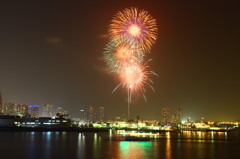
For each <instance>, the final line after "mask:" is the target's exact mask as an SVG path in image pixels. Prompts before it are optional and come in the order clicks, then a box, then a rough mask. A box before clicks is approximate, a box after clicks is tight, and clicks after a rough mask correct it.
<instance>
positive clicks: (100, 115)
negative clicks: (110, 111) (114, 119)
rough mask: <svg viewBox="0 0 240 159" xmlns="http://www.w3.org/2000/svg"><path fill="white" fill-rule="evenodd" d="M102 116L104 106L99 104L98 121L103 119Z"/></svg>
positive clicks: (103, 114)
mask: <svg viewBox="0 0 240 159" xmlns="http://www.w3.org/2000/svg"><path fill="white" fill-rule="evenodd" d="M104 116H105V113H104V106H100V107H99V119H100V121H103V120H104Z"/></svg>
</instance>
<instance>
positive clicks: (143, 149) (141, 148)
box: [119, 141, 152, 159]
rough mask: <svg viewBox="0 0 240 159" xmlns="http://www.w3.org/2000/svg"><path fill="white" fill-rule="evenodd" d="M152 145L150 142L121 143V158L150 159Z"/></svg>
mask: <svg viewBox="0 0 240 159" xmlns="http://www.w3.org/2000/svg"><path fill="white" fill-rule="evenodd" d="M151 147H152V143H151V142H150V141H148V142H146V141H142V142H131V141H121V142H119V148H120V154H119V157H120V158H141V159H144V158H150V153H149V151H150V150H151Z"/></svg>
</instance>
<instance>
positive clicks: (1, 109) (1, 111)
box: [0, 92, 3, 114]
mask: <svg viewBox="0 0 240 159" xmlns="http://www.w3.org/2000/svg"><path fill="white" fill-rule="evenodd" d="M2 113H3V102H2V93H1V92H0V114H2Z"/></svg>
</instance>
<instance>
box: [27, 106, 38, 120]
mask: <svg viewBox="0 0 240 159" xmlns="http://www.w3.org/2000/svg"><path fill="white" fill-rule="evenodd" d="M39 107H40V106H38V105H29V106H28V113H29V114H30V115H31V117H32V118H38V117H39Z"/></svg>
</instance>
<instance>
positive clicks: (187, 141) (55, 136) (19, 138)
mask: <svg viewBox="0 0 240 159" xmlns="http://www.w3.org/2000/svg"><path fill="white" fill-rule="evenodd" d="M119 136H120V135H119V134H118V133H117V132H110V133H107V132H106V133H78V132H0V155H1V159H2V158H3V159H8V158H9V159H10V158H11V159H13V158H16V159H38V158H39V159H55V158H56V159H62V158H68V159H77V158H78V159H91V158H96V159H101V158H103V159H104V158H111V159H115V158H116V159H118V158H121V159H128V158H131V159H144V158H146V159H147V158H148V159H155V158H156V159H161V158H162V159H165V158H167V159H174V158H179V159H180V158H189V159H196V158H201V159H205V158H206V159H208V158H216V159H221V158H229V159H235V158H236V159H239V158H240V135H239V133H238V132H191V131H185V132H181V133H176V132H172V133H169V132H166V133H160V134H159V135H153V136H151V140H150V141H120V140H115V138H114V139H113V138H111V137H117V139H118V137H119Z"/></svg>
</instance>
